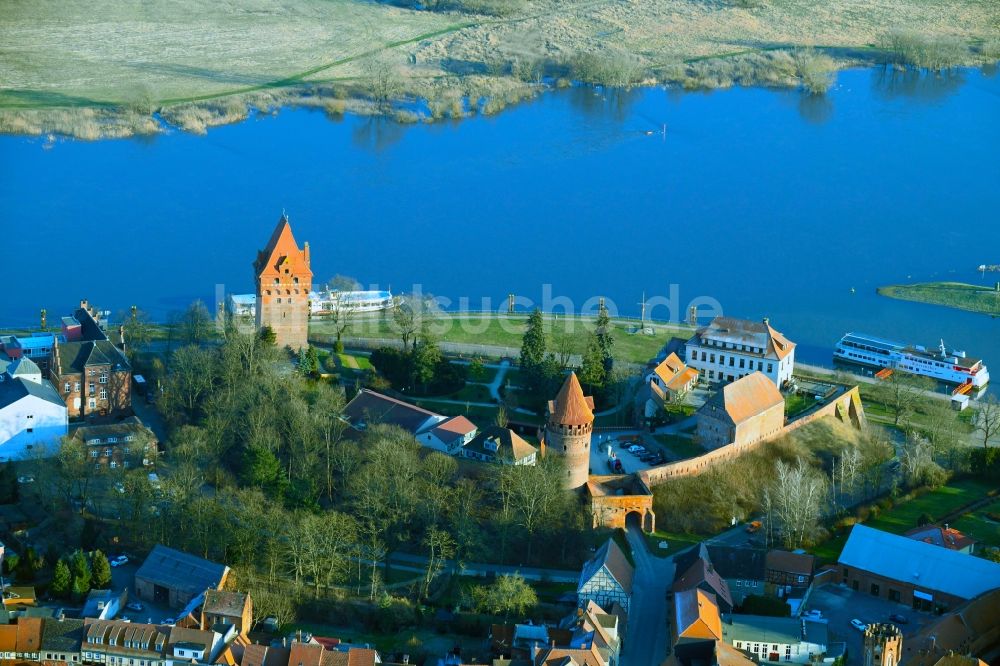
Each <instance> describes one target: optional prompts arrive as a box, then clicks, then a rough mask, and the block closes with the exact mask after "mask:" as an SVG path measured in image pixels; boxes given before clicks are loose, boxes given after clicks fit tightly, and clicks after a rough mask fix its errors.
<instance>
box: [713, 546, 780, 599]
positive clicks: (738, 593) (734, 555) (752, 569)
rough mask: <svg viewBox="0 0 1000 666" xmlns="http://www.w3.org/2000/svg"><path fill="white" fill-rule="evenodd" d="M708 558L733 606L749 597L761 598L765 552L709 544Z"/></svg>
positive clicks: (765, 573) (764, 573)
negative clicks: (727, 587)
mask: <svg viewBox="0 0 1000 666" xmlns="http://www.w3.org/2000/svg"><path fill="white" fill-rule="evenodd" d="M707 549H708V556H709V558H710V559H711V561H712V564H713V565H714V566H715V570H716V572H718V574H719V575H720V576H721V577H722V578H723V580H725V582H726V585H727V586H729V594H730V596H731V597H732V600H733V604H734V605H735V606H741V605H742V604H743V600H744V599H746V598H747V597H749V596H762V595H763V594H764V592H765V587H764V584H765V581H766V580H767V566H766V562H765V559H766V555H767V554H766V551H764V550H763V549H759V548H749V547H742V546H727V545H723V544H710V545H708V546H707Z"/></svg>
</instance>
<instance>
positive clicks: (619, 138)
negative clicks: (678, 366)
mask: <svg viewBox="0 0 1000 666" xmlns="http://www.w3.org/2000/svg"><path fill="white" fill-rule="evenodd" d="M663 125H666V132H665V133H664V132H662V127H663ZM282 210H285V211H287V212H288V214H289V216H290V219H291V221H292V224H293V228H294V230H295V234H296V236H297V238H298V239H299V240H300V241H304V240H308V241H310V244H311V247H312V262H313V269H314V271H315V273H316V277H317V280H325V279H327V278H329V277H330V276H332V275H334V274H338V273H339V274H345V275H350V276H354V277H356V278H358V279H360V280H361V281H362V282H363V283H365V285H366V286H367V285H378V286H379V287H380V288H386V287H391V288H392V290H393V291H394V292H396V293H400V292H405V291H408V290H409V289H411V288H412V287H413V285H414V284H420V285H421V288H422V289H423V291H424V292H427V293H433V294H437V295H441V296H446V297H448V298H450V299H451V300H452V302H453V304H454V305H453V307H454V306H456V305H457V304H458V301H459V298H461V297H467V298H469V299H470V300H471V305H472V307H475V308H480V307H484V306H488V307H492V308H497V307H501V306H502V304H503V301H504V298H505V296H506V294H508V293H511V292H512V293H515V294H518V295H519V296H523V297H526V298H529V299H531V300H532V301H534V302H537V303H539V304H545V303H544V301H543V296H544V294H545V293H551V294H552V296H553V297H566V298H567V299H569V301H570V302H571V303H572V307H573V308H576V309H580V308H581V307H583V305H584V302H585V301H586V300H587V299H588V298H591V297H595V296H606V297H607V298H608V299H610V301H611V302H613V303H614V304H615V305H616V307H617V310H618V311H619V312H620V313H621V314H625V315H638V313H639V305H638V303H639V301H640V300H641V297H642V294H643V293H644V292H645V293H646V295H647V297H652V296H657V295H659V296H668V295H670V293H671V285H676V286H675V287H673V289H674V290H675V294H676V297H675V298H674V300H673V303H674V307H673V311H670V308H668V307H667V306H665V305H663V306H659V307H658V308H657V309H656V310H654V311H653V312H652V316H653V317H655V318H661V319H662V318H669V317H673V318H684V317H685V312H686V310H687V306H688V304H689V302H691V301H692V299H696V298H700V297H707V298H712V299H715V300H716V301H718V303H719V304H720V305H721V307H722V309H723V310H724V312H726V313H727V314H731V315H736V316H745V317H750V318H759V317H762V316H768V317H770V319H771V321H772V323H773V324H774V325H775V326H776V327H777V328H779V330H782V331H784V332H785V333H786V334H787V335H788V336H789V337H790V338H792V339H793V340H795V341H797V342H798V343H799V345H800V347H799V356H798V357H799V359H800V360H805V361H810V362H817V363H829V362H830V352H831V349H832V346H833V344H834V343H835V341H836V340H837V339H838V338H839V337H840V336H841V335H843V334H844V333H845V332H847V331H849V330H857V331H865V332H871V333H876V334H881V335H884V336H890V337H894V338H899V339H901V340H904V341H907V342H918V343H924V344H936V343H937V341H938V339H940V338H944V339H945V341H946V342H947V343H948V344H949V346H955V347H959V348H965V349H966V350H967V351H968V352H969V354H970V355H976V356H984V357H986V360H987V362H990V361H992V362H993V363H994V365H996V366H997V367H1000V320H997V319H991V318H989V317H985V316H979V315H974V314H971V313H964V312H957V311H951V310H946V309H940V308H935V307H933V306H925V305H919V304H910V303H902V302H896V301H891V300H887V299H884V298H881V297H878V296H876V295H875V293H874V291H875V287H876V286H878V285H880V284H885V283H893V282H900V281H910V280H923V279H956V280H963V281H970V282H984V283H988V284H993V282H995V281H997V280H1000V273H994V274H992V275H991V274H986V275H985V276H981V275H980V274H979V273H978V272H977V271H976V266H978V265H979V264H982V263H986V264H1000V76H998V75H997V73H996V71H995V70H993V71H988V72H982V71H979V70H970V71H963V72H957V73H953V74H951V75H948V76H933V75H923V76H921V75H917V74H914V73H901V72H887V71H883V70H881V69H879V70H856V71H849V72H844V73H841V74H840V76H839V79H838V82H837V84H836V86H835V87H834V88H833V89H832V90H831V91H830V93H829V94H828V95H827V96H826V97H825V98H813V97H808V96H804V95H802V94H800V93H798V92H795V91H775V90H768V89H758V88H749V89H747V88H742V89H733V90H726V91H718V92H713V93H681V92H676V91H666V90H662V89H642V90H635V91H631V92H619V93H614V94H611V93H603V92H601V91H595V90H593V89H589V88H580V89H571V90H564V91H558V92H551V93H547V94H545V95H542V96H541V97H540V98H538V99H537V100H535V101H532V102H528V103H525V104H522V105H520V106H518V107H516V108H512V109H508V110H506V111H504V112H502V113H500V114H499V115H497V116H494V117H476V118H472V119H468V120H463V121H460V122H455V123H439V124H432V125H426V124H421V125H399V124H396V123H393V122H386V121H382V120H372V119H368V118H362V117H351V116H348V117H346V118H343V119H341V120H331V119H329V118H327V117H326V116H325V115H324V114H323V113H320V112H311V111H304V110H297V111H288V110H283V111H282V112H280V113H279V114H278V115H276V116H258V117H255V118H253V119H251V120H250V121H247V122H244V123H241V124H237V125H232V126H227V127H220V128H216V129H211V130H209V133H208V135H207V136H195V135H190V134H185V133H182V132H177V131H175V132H170V133H169V134H166V135H163V136H158V137H156V138H154V139H143V140H109V141H98V142H81V141H70V140H56V141H55V142H54V144H53V143H50V142H49V141H47V140H46V139H44V138H23V137H0V219H2V223H3V231H2V235H0V237H2V238H3V241H2V244H0V247H2V253H3V256H2V260H0V277H2V280H0V284H2V291H0V327H10V326H15V325H23V324H31V323H34V322H36V321H37V317H38V310H39V308H41V307H45V308H47V309H48V311H49V313H50V318H52V317H54V316H55V315H57V314H63V313H67V312H68V311H69V310H70V308H71V307H72V306H73V305H75V304H76V303H77V302H78V301H79V299H80V298H84V297H86V298H89V299H90V300H91V302H93V303H96V304H98V305H99V306H100V307H101V308H106V309H109V310H112V311H118V310H120V309H123V308H126V307H127V306H128V305H131V304H133V303H134V304H137V305H139V306H140V307H142V308H144V309H146V310H149V311H150V312H152V313H153V314H154V315H156V316H158V317H160V316H163V315H164V314H166V313H167V312H168V311H171V310H176V309H179V308H182V307H184V306H185V305H186V304H187V303H189V302H191V301H192V300H193V299H195V298H202V299H203V300H205V301H206V302H208V303H210V304H211V302H212V299H213V295H214V293H215V285H217V284H223V285H225V288H226V289H227V290H228V291H230V292H237V293H239V292H248V291H251V290H252V271H251V262H252V261H253V259H254V257H255V253H256V251H257V250H258V248H260V247H261V246H262V245H263V244H264V243H265V242H266V241H267V239H268V236H269V235H270V233H271V230H272V228H273V227H274V224H275V222H276V221H277V219H278V217H279V216H280V214H281V212H282ZM546 285H549V286H546ZM484 298H488V299H490V301H489V302H487V303H484V301H483V300H482V299H484Z"/></svg>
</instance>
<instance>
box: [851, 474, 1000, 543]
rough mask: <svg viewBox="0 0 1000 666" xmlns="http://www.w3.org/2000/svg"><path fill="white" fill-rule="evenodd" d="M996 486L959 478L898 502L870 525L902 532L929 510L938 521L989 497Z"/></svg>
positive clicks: (868, 523) (910, 527)
mask: <svg viewBox="0 0 1000 666" xmlns="http://www.w3.org/2000/svg"><path fill="white" fill-rule="evenodd" d="M995 489H996V487H995V486H993V485H991V484H989V483H987V482H985V481H980V480H978V479H963V480H961V481H955V482H954V483H950V484H948V485H947V486H942V487H940V488H938V489H937V490H933V491H931V492H929V493H926V494H924V495H921V496H920V497H917V498H915V499H912V500H910V501H909V502H904V503H902V504H898V505H896V506H894V507H893V508H892V509H890V510H888V511H885V512H883V513H882V514H881V515H880V516H879V517H878V518H873V519H871V520H869V521H868V522H867V523H866V524H867V525H868V526H869V527H874V528H876V529H879V530H885V531H886V532H893V533H895V534H902V533H903V532H906V531H907V530H911V529H913V528H914V527H916V526H917V519H918V518H919V517H920V516H921V514H924V513H928V514H930V515H931V516H933V517H934V519H935V520H941V519H942V518H944V517H945V516H947V515H948V514H949V513H952V512H953V511H955V510H957V509H958V508H960V507H962V506H964V505H966V504H968V503H970V502H975V501H976V500H979V499H982V498H983V497H986V494H987V493H988V492H989V491H991V490H995Z"/></svg>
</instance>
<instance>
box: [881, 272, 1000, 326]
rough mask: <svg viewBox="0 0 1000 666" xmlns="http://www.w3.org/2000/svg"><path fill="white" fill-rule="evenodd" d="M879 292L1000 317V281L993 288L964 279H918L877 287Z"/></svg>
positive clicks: (892, 296)
mask: <svg viewBox="0 0 1000 666" xmlns="http://www.w3.org/2000/svg"><path fill="white" fill-rule="evenodd" d="M876 292H877V293H878V294H879V296H884V297H886V298H892V299H896V300H900V301H910V302H913V303H927V304H929V305H938V306H941V307H946V308H952V309H955V310H965V311H966V312H975V313H977V314H983V315H988V316H990V317H994V318H995V317H1000V281H998V282H997V284H996V285H995V286H994V287H992V288H990V287H987V286H980V285H974V284H968V283H965V282H919V283H916V284H897V285H887V286H884V287H878V289H876Z"/></svg>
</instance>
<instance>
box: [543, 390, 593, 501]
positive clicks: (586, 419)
mask: <svg viewBox="0 0 1000 666" xmlns="http://www.w3.org/2000/svg"><path fill="white" fill-rule="evenodd" d="M593 430H594V399H593V398H591V397H589V396H584V395H583V387H582V386H580V380H579V379H577V378H576V373H575V372H571V373H570V375H569V377H567V378H566V381H565V383H563V385H562V388H561V389H559V394H558V395H557V396H556V399H555V400H550V401H549V406H548V418H547V419H546V421H545V434H544V436H543V439H544V442H545V452H546V453H549V452H552V453H556V454H559V455H561V456H563V457H565V459H566V471H567V478H566V482H565V484H564V487H565V488H567V489H568V490H576V489H577V488H580V487H582V486H585V485H586V484H587V477H588V476H589V475H590V435H591V433H592V432H593Z"/></svg>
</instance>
